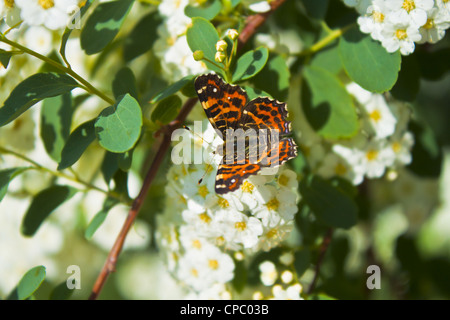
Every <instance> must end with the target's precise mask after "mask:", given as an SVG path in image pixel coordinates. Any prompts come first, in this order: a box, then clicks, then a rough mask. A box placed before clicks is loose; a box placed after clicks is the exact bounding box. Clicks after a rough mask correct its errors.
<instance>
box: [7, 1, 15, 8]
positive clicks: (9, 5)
mask: <svg viewBox="0 0 450 320" xmlns="http://www.w3.org/2000/svg"><path fill="white" fill-rule="evenodd" d="M5 7H6V8H8V9H12V8H13V7H14V0H5Z"/></svg>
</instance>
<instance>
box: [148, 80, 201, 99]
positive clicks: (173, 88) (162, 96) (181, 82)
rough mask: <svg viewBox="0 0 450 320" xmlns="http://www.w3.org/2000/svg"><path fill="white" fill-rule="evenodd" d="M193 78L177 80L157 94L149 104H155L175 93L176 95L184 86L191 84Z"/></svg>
mask: <svg viewBox="0 0 450 320" xmlns="http://www.w3.org/2000/svg"><path fill="white" fill-rule="evenodd" d="M194 78H195V75H189V76H186V77H184V78H182V79H180V80H178V81H177V82H175V83H174V84H172V85H170V86H169V87H167V88H166V89H165V90H163V91H162V92H160V93H158V94H157V95H156V96H155V97H154V98H153V99H152V100H151V101H150V102H151V103H157V102H159V101H161V100H163V99H165V98H167V97H169V96H171V95H174V94H175V93H177V92H178V91H180V90H181V89H183V88H184V87H185V86H187V85H188V84H189V83H193V79H194Z"/></svg>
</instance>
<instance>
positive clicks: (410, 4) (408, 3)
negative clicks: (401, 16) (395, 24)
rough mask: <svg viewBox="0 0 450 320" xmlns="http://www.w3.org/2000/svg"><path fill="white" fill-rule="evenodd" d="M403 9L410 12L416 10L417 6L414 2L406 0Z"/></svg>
mask: <svg viewBox="0 0 450 320" xmlns="http://www.w3.org/2000/svg"><path fill="white" fill-rule="evenodd" d="M402 8H403V9H405V10H406V11H407V12H410V11H412V10H414V9H415V8H416V4H415V3H414V1H412V0H405V1H403V5H402Z"/></svg>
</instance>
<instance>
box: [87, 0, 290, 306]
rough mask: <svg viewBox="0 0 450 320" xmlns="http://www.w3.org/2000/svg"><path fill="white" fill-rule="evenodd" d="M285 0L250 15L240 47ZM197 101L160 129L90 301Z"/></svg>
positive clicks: (110, 268)
mask: <svg viewBox="0 0 450 320" xmlns="http://www.w3.org/2000/svg"><path fill="white" fill-rule="evenodd" d="M285 1H286V0H275V1H272V2H271V8H272V10H271V11H269V12H265V13H262V14H256V15H254V16H251V17H249V19H248V20H247V25H246V26H245V27H244V29H243V31H242V32H241V34H240V35H239V46H240V47H242V45H243V44H245V43H246V42H247V41H248V39H250V37H251V36H252V35H253V34H254V33H255V31H256V29H257V28H258V27H259V26H261V25H262V24H263V23H264V21H265V20H266V19H267V17H268V16H269V15H270V14H271V13H272V12H273V11H275V10H276V9H277V8H278V7H279V6H280V5H281V4H282V3H284V2H285ZM252 17H253V18H252ZM197 100H198V99H197V98H191V99H189V100H187V101H186V103H185V104H184V106H183V107H182V108H181V110H180V112H179V114H178V116H177V118H176V119H175V120H174V121H173V122H171V123H170V124H169V125H167V126H165V127H164V128H163V129H162V130H161V132H162V133H163V134H164V135H163V139H162V141H161V144H160V145H159V148H158V151H157V153H156V156H155V158H154V159H153V162H152V164H151V166H150V169H149V170H148V172H147V175H146V177H145V179H144V183H143V185H142V188H141V191H140V192H139V195H138V196H137V197H136V199H135V200H134V201H133V205H132V207H131V209H130V211H129V212H128V217H127V219H126V220H125V223H124V225H123V226H122V230H121V231H120V233H119V235H118V236H117V238H116V241H115V243H114V245H113V247H112V249H111V251H110V252H109V254H108V257H107V259H106V262H105V264H104V265H103V268H102V270H101V272H100V274H99V276H98V278H97V280H96V282H95V284H94V287H93V289H92V293H91V295H90V297H89V299H90V300H94V299H97V298H98V296H99V294H100V292H101V290H102V288H103V286H104V284H105V283H106V280H107V279H108V277H109V275H110V274H111V273H112V272H114V271H115V268H116V263H117V259H118V257H119V255H120V252H121V251H122V247H123V244H124V242H125V238H126V236H127V234H128V231H129V230H130V228H131V226H132V225H133V223H134V220H135V219H136V217H137V215H138V213H139V210H140V209H141V206H142V204H143V202H144V199H145V197H146V195H147V192H148V189H149V188H150V185H151V183H152V181H153V179H154V177H155V176H156V173H157V171H158V169H159V167H160V165H161V163H162V161H163V159H164V156H165V154H166V152H167V151H168V150H169V147H170V143H171V135H172V132H173V130H175V129H177V128H179V127H180V126H181V124H182V123H183V122H184V121H185V120H186V117H187V115H188V114H189V112H190V111H191V110H192V108H193V107H194V105H195V104H196V103H197Z"/></svg>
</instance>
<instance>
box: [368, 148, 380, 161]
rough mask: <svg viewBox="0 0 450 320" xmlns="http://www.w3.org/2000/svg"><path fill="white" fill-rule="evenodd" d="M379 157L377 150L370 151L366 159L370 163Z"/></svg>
mask: <svg viewBox="0 0 450 320" xmlns="http://www.w3.org/2000/svg"><path fill="white" fill-rule="evenodd" d="M377 157H378V151H377V150H369V151H367V153H366V158H367V160H369V161H373V160H375V159H376V158H377Z"/></svg>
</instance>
